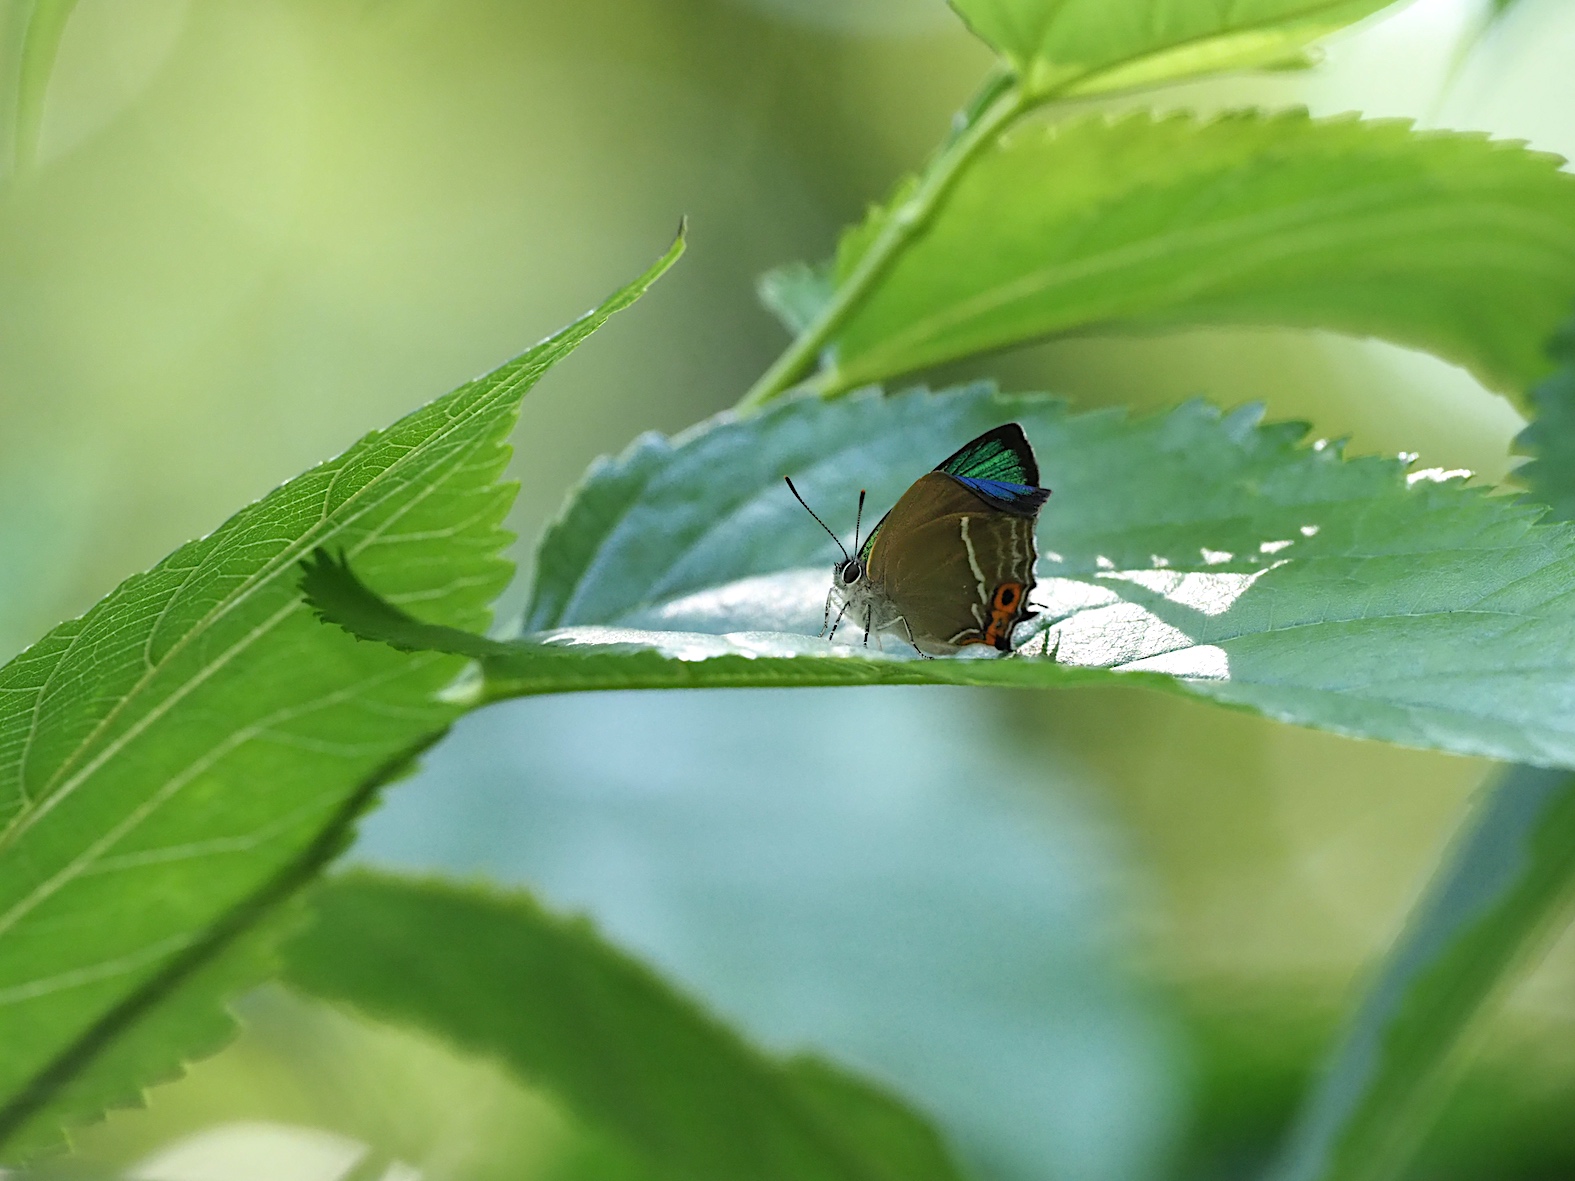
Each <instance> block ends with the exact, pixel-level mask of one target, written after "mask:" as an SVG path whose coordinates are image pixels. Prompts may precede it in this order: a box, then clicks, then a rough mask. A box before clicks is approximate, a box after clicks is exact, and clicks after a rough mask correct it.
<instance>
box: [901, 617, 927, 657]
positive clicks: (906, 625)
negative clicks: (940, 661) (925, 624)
mask: <svg viewBox="0 0 1575 1181" xmlns="http://www.w3.org/2000/svg"><path fill="white" fill-rule="evenodd" d="M897 618H898V619H900V620H902V627H903V630H904V631H906V632H907V633H908V643H910V644H912V645H913V650H914V651H915V652H917V653H918V654H919V655H920V656H922V657H924V659H926V660H934V659H935V657H933V656H931V655H930V654H929V653H928V652H926V651H925V650H924V649H923V648H921V647H919V644H918V641H917V640H915V639H914V638H913V628H912V626H911V625H910V624H909V623H908V617H907V616H906V615H899V616H897Z"/></svg>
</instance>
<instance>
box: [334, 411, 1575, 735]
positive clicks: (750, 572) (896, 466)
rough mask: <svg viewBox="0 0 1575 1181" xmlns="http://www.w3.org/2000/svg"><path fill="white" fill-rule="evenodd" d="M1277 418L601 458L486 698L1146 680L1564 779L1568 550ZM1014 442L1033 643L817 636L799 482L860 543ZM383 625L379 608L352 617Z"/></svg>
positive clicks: (696, 447)
mask: <svg viewBox="0 0 1575 1181" xmlns="http://www.w3.org/2000/svg"><path fill="white" fill-rule="evenodd" d="M1259 418H1260V411H1259V410H1258V409H1257V408H1255V407H1245V408H1243V409H1241V410H1238V411H1235V412H1233V413H1231V414H1228V415H1222V414H1221V413H1220V412H1219V411H1217V410H1215V409H1214V408H1212V407H1210V406H1208V405H1207V404H1205V403H1202V402H1193V403H1188V404H1187V405H1184V406H1182V407H1179V408H1178V409H1176V410H1174V411H1172V412H1170V413H1167V414H1163V415H1157V416H1154V417H1151V418H1144V419H1139V420H1136V421H1133V420H1129V419H1127V418H1126V417H1125V416H1123V415H1122V414H1120V413H1118V412H1110V411H1098V412H1094V413H1089V414H1070V413H1068V412H1067V410H1066V408H1065V407H1064V406H1063V405H1062V404H1061V403H1059V402H1057V401H1056V400H1054V399H1050V398H1045V397H1041V396H1034V395H1024V396H1016V397H1008V396H1003V395H1001V394H998V393H996V392H995V391H994V390H993V389H991V388H989V387H987V386H973V387H967V388H963V389H958V390H952V391H949V392H943V393H938V394H931V393H928V392H925V391H915V392H910V393H907V394H904V395H898V396H891V397H887V396H882V395H881V394H879V393H878V392H875V391H866V392H864V393H861V394H857V395H854V396H853V397H851V398H846V399H841V400H838V401H834V402H825V401H823V400H820V399H815V398H806V397H801V398H797V399H792V400H789V401H787V402H783V403H780V404H778V405H776V406H773V407H772V408H771V409H769V410H768V411H766V412H765V413H762V414H759V415H756V416H752V417H749V418H746V419H742V420H739V419H735V418H733V417H731V416H728V415H724V416H721V417H720V418H718V419H717V420H714V421H713V422H712V423H711V424H709V425H707V426H705V427H703V428H701V429H698V430H695V431H691V432H689V433H686V434H685V435H683V436H680V437H679V438H677V439H675V440H667V439H662V438H660V437H656V436H646V437H644V438H642V439H640V440H639V441H637V443H636V444H635V445H634V446H632V447H631V448H630V449H629V450H628V451H627V452H626V453H625V454H624V455H623V456H621V457H619V458H618V459H616V460H604V461H601V462H599V463H598V464H597V465H595V466H594V467H593V468H592V471H591V473H590V475H589V476H588V477H587V479H586V481H585V483H584V485H583V486H582V487H581V489H580V491H579V494H578V496H577V497H576V499H575V500H574V501H573V502H572V504H571V505H570V507H569V508H568V509H567V511H566V513H565V514H564V516H563V517H562V518H561V519H560V521H559V522H558V523H557V524H555V525H554V526H553V528H552V529H550V530H549V532H548V533H547V535H546V537H545V538H544V540H543V544H542V547H541V550H540V553H539V558H538V563H537V570H538V576H537V583H536V586H535V588H534V592H533V597H532V600H531V606H530V609H529V613H528V615H527V630H528V632H529V633H530V634H528V635H527V636H526V637H525V638H524V639H522V640H520V641H515V642H512V643H510V644H507V645H502V646H500V647H498V648H496V649H489V650H488V651H487V652H486V653H477V654H479V655H484V656H485V657H486V659H485V661H484V665H483V671H484V673H485V683H484V684H483V685H482V686H481V687H480V689H479V690H478V694H477V699H478V700H482V699H487V698H496V697H501V696H510V695H515V694H523V693H546V692H557V691H573V690H588V689H611V688H633V687H707V686H724V685H725V686H739V685H762V686H765V685H809V684H892V683H903V684H911V683H941V682H944V683H954V684H994V685H1018V686H1024V687H1029V686H1042V687H1058V686H1064V685H1071V684H1074V683H1077V682H1079V681H1083V682H1086V681H1089V680H1097V679H1101V678H1109V677H1111V676H1113V675H1116V674H1119V675H1121V676H1122V677H1123V678H1130V677H1132V676H1134V675H1141V676H1142V677H1143V679H1144V681H1145V682H1146V683H1150V684H1156V685H1165V686H1168V687H1172V688H1181V689H1184V690H1186V691H1189V692H1192V693H1198V694H1202V695H1205V696H1208V697H1211V698H1213V699H1214V700H1217V701H1220V702H1223V703H1227V704H1231V705H1236V706H1240V707H1243V708H1248V709H1253V710H1256V711H1258V712H1261V713H1265V714H1268V715H1270V716H1272V717H1276V718H1279V719H1282V720H1285V721H1289V722H1293V723H1297V724H1300V725H1308V726H1315V727H1319V728H1323V729H1329V730H1333V731H1336V732H1338V733H1343V734H1349V735H1353V736H1358V737H1367V738H1378V739H1383V740H1386V741H1391V742H1398V743H1402V744H1405V745H1411V746H1419V747H1430V748H1436V749H1441V750H1449V751H1455V752H1458V753H1463V754H1477V755H1488V756H1491V757H1499V758H1510V759H1517V760H1520V761H1524V762H1531V763H1537V764H1540V765H1553V766H1575V627H1572V626H1571V624H1572V610H1575V532H1572V530H1571V529H1570V528H1568V527H1567V526H1563V525H1548V524H1539V523H1538V522H1537V518H1538V517H1539V516H1540V515H1541V513H1542V510H1541V509H1540V508H1537V507H1528V506H1526V505H1523V504H1517V503H1515V502H1513V501H1510V500H1507V499H1504V498H1494V497H1490V496H1488V495H1486V494H1485V493H1484V492H1483V491H1481V490H1479V489H1475V488H1469V487H1465V486H1462V484H1461V482H1460V479H1459V476H1460V474H1461V473H1445V472H1440V471H1437V470H1436V469H1435V470H1427V471H1421V472H1408V471H1407V470H1406V469H1407V464H1406V463H1405V462H1403V461H1401V460H1394V459H1380V458H1365V459H1353V460H1347V459H1345V458H1344V457H1343V456H1342V455H1341V454H1340V448H1339V447H1338V446H1328V445H1324V444H1322V443H1319V444H1316V445H1314V446H1312V447H1307V446H1304V445H1303V440H1304V436H1305V430H1306V428H1305V427H1304V426H1302V425H1300V424H1296V423H1280V424H1272V425H1263V424H1261V422H1260V421H1259ZM1005 421H1017V422H1019V423H1021V424H1022V425H1023V427H1024V429H1025V430H1026V432H1027V434H1028V437H1029V439H1030V440H1031V441H1032V443H1033V446H1034V448H1035V450H1036V452H1037V454H1038V456H1039V462H1040V468H1041V472H1042V473H1043V480H1044V482H1045V483H1047V484H1048V485H1050V486H1051V487H1052V488H1053V489H1054V493H1055V494H1054V495H1053V496H1052V497H1051V499H1050V501H1049V503H1048V505H1047V506H1046V507H1045V509H1044V511H1043V513H1042V515H1041V518H1040V528H1039V550H1040V555H1041V557H1040V562H1039V580H1040V581H1039V586H1038V588H1037V590H1036V592H1035V595H1034V597H1033V603H1034V604H1035V605H1036V606H1037V607H1038V608H1039V610H1040V611H1041V615H1040V616H1039V617H1038V618H1037V619H1035V620H1033V621H1031V622H1030V623H1029V624H1028V625H1026V626H1025V627H1024V628H1022V629H1020V630H1019V632H1018V636H1017V639H1018V643H1019V649H1020V650H1019V651H1018V652H1017V653H1014V654H1013V655H1012V656H1010V657H1007V658H1003V659H988V658H986V659H965V658H951V659H943V660H919V659H913V658H911V653H909V654H908V658H905V656H904V652H905V648H904V645H903V644H902V643H900V642H898V641H895V640H894V639H893V638H892V637H889V636H888V637H885V638H884V639H882V638H881V637H878V636H877V637H873V638H872V639H871V640H870V642H869V645H868V647H865V646H863V645H862V643H861V638H860V636H859V635H858V633H856V632H855V633H852V634H851V635H849V633H847V632H844V635H845V636H848V641H847V642H841V643H830V642H828V641H827V640H824V639H817V638H814V633H815V631H816V630H817V629H818V627H819V626H820V623H821V620H822V619H823V611H822V600H823V598H824V595H825V591H826V588H827V587H828V586H829V582H830V567H831V563H832V561H833V560H834V559H835V558H836V556H837V554H838V550H837V548H836V546H835V544H834V543H833V542H832V541H831V539H829V538H828V537H826V535H825V534H824V533H823V532H821V531H820V527H819V526H818V525H817V524H816V523H815V522H814V521H813V520H812V519H811V518H810V517H809V515H808V514H806V513H805V512H804V511H803V509H802V508H801V507H800V506H799V505H798V504H797V503H796V501H795V500H794V499H793V498H792V496H791V495H790V494H789V493H788V491H787V489H786V487H785V486H784V485H783V484H782V482H781V481H782V477H783V476H784V475H791V476H792V477H793V479H794V482H795V484H796V485H797V486H798V488H799V489H800V491H801V492H802V493H803V494H804V496H805V497H806V499H807V500H808V501H809V503H810V504H811V505H818V506H820V508H821V510H822V515H824V516H826V517H827V518H828V520H829V521H831V522H832V523H833V524H834V525H835V524H837V523H838V522H839V521H840V523H842V524H843V526H844V527H846V526H848V525H851V523H852V521H851V518H852V515H853V514H852V508H853V504H854V501H855V499H856V496H857V494H858V491H859V490H860V489H861V488H867V489H868V490H869V494H870V508H871V511H872V515H873V514H877V513H879V512H881V511H883V510H884V508H885V507H886V506H887V505H889V504H891V503H892V502H893V501H895V500H896V498H897V497H898V496H899V495H900V494H901V492H902V491H903V490H904V488H905V487H906V486H907V485H908V484H909V483H910V482H911V481H913V480H914V479H916V478H917V477H918V476H920V475H922V474H923V473H924V472H925V471H927V470H929V468H930V466H931V465H932V464H933V463H934V462H935V460H936V459H938V458H940V457H943V456H945V455H946V454H948V453H949V452H951V451H953V450H955V449H956V447H958V446H959V445H960V444H962V443H963V442H966V441H967V440H968V439H970V438H972V437H974V436H975V435H977V434H978V433H980V432H981V431H982V430H984V429H986V428H987V427H990V426H994V425H997V424H999V423H1001V422H1005ZM839 504H840V505H843V506H845V507H844V508H843V510H842V512H841V515H840V516H839V513H838V509H837V507H836V506H837V505H839ZM850 532H851V531H850ZM846 540H848V541H851V537H849V538H847V539H846ZM816 562H820V563H823V565H821V566H819V568H818V569H817V568H816V567H815V563H816ZM367 582H368V583H369V584H370V585H372V586H373V587H376V578H375V577H369V578H368V579H367ZM379 611H380V608H379V607H378V606H377V604H376V600H375V597H374V600H373V602H372V603H370V604H368V605H367V607H366V609H365V611H364V612H363V614H365V615H366V616H368V617H369V618H372V617H376V616H377V615H378V612H379ZM336 622H339V623H341V624H343V625H346V626H349V627H351V628H352V629H354V628H355V627H356V626H357V624H356V622H355V621H354V620H353V619H346V618H338V619H336ZM374 634H375V633H374ZM410 635H411V636H412V637H413V636H414V635H415V633H414V632H412V633H410ZM410 646H412V647H419V646H420V644H419V642H416V643H412V644H411V645H410ZM440 647H443V649H444V650H449V651H469V650H470V649H468V648H467V647H465V646H463V645H459V646H456V645H440ZM882 649H884V650H882ZM1128 683H1130V682H1128Z"/></svg>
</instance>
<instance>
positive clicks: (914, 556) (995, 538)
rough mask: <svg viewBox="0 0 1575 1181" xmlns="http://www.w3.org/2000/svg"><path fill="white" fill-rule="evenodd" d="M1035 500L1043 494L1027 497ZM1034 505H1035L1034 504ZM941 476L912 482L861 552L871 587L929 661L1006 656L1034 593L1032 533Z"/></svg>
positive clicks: (1031, 519)
mask: <svg viewBox="0 0 1575 1181" xmlns="http://www.w3.org/2000/svg"><path fill="white" fill-rule="evenodd" d="M1035 491H1043V490H1042V489H1035ZM1039 503H1042V498H1041V501H1040V502H1039ZM1037 515H1038V507H1037V504H1036V505H1035V506H1034V507H1033V508H1031V509H1029V510H1028V511H1027V513H1024V512H1022V511H1011V510H1010V509H1004V508H1002V507H1000V506H998V505H996V504H995V503H993V501H992V499H991V498H990V497H987V496H984V495H981V494H980V492H979V491H978V490H977V489H975V488H974V487H972V486H971V484H969V483H968V482H967V481H966V478H959V477H957V476H953V475H951V474H949V473H946V472H941V471H933V472H930V473H928V474H927V475H924V476H921V477H920V478H919V479H918V480H917V481H916V482H915V483H914V484H913V486H912V487H911V488H909V489H908V491H906V492H905V493H903V494H902V498H901V499H900V500H898V501H897V503H896V505H895V506H894V507H893V508H892V510H891V512H889V513H888V514H886V517H885V519H884V520H883V521H882V522H881V525H880V527H879V528H878V529H877V531H876V533H875V534H874V535H872V537H871V539H870V543H869V544H868V545H866V546H865V547H864V552H865V554H866V568H867V570H868V577H869V579H870V582H871V584H872V585H873V586H874V587H876V588H879V590H880V592H881V593H882V594H884V596H885V597H886V598H887V599H889V600H890V601H891V603H892V606H893V607H894V608H895V610H896V611H897V612H899V613H900V614H901V616H902V618H903V620H904V621H905V622H906V623H907V627H908V630H909V631H910V632H911V633H912V638H913V640H914V642H915V643H917V644H918V646H919V647H920V648H922V649H924V650H926V651H929V652H936V653H944V652H951V651H955V650H956V649H957V648H961V647H964V646H966V645H969V644H988V645H990V646H991V647H993V648H998V649H1000V650H1001V651H1003V652H1006V651H1010V650H1011V646H1012V640H1011V636H1012V628H1013V627H1015V626H1016V625H1017V623H1018V622H1019V621H1020V620H1022V619H1023V618H1024V617H1025V616H1026V615H1027V614H1028V595H1029V592H1030V591H1032V590H1033V586H1034V558H1035V550H1034V523H1035V518H1036V517H1037Z"/></svg>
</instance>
